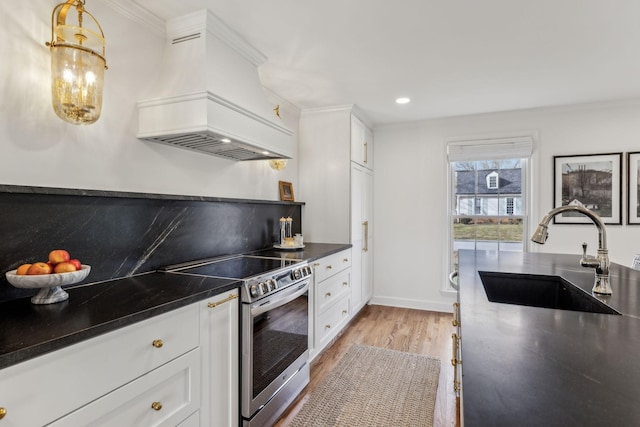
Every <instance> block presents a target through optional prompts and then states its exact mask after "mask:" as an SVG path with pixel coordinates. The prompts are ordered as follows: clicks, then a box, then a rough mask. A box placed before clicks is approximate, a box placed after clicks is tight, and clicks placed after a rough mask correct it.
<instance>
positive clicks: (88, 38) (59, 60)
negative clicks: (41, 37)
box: [46, 0, 107, 124]
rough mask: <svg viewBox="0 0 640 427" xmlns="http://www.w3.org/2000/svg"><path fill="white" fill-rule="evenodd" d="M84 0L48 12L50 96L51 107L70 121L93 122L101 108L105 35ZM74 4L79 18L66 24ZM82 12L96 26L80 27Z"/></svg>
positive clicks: (62, 4)
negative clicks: (88, 10) (49, 16)
mask: <svg viewBox="0 0 640 427" xmlns="http://www.w3.org/2000/svg"><path fill="white" fill-rule="evenodd" d="M84 4H85V0H67V2H66V3H60V4H58V5H57V6H56V7H55V8H54V9H53V13H52V15H51V41H50V42H47V43H46V45H47V46H49V49H50V50H51V100H52V103H53V110H54V111H55V112H56V114H57V115H58V116H59V117H60V118H61V119H62V120H64V121H66V122H69V123H73V124H90V123H94V122H95V121H96V120H98V118H99V117H100V113H101V111H102V88H103V84H104V70H106V69H107V61H106V59H105V54H104V51H105V39H104V33H103V32H102V27H100V24H99V23H98V21H97V20H96V19H95V18H94V17H93V15H91V14H90V13H89V12H87V11H86V10H85V8H84ZM71 7H75V9H76V12H77V16H78V20H77V22H76V23H73V24H67V13H68V12H69V10H70V9H71ZM84 15H87V16H89V17H90V18H91V19H92V20H93V22H94V23H95V26H96V28H95V30H91V29H88V28H85V27H83V18H84Z"/></svg>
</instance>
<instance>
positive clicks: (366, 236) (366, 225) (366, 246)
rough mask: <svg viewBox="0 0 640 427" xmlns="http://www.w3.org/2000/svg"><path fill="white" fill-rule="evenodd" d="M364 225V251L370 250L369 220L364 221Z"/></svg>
mask: <svg viewBox="0 0 640 427" xmlns="http://www.w3.org/2000/svg"><path fill="white" fill-rule="evenodd" d="M362 225H363V226H364V247H363V248H362V252H369V221H365V222H363V223H362Z"/></svg>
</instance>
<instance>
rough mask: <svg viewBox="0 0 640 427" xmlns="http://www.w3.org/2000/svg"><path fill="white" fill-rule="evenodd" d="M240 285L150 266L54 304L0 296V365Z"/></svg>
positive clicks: (314, 248)
mask: <svg viewBox="0 0 640 427" xmlns="http://www.w3.org/2000/svg"><path fill="white" fill-rule="evenodd" d="M350 247H351V245H333V244H322V243H320V244H314V243H309V244H306V245H305V248H304V250H299V251H273V250H267V251H259V252H256V253H258V254H262V255H265V256H278V257H286V258H292V259H302V260H309V261H312V260H314V259H317V258H321V257H324V256H327V255H331V254H333V253H336V252H339V251H341V250H343V249H348V248H350ZM239 286H240V282H238V281H234V280H228V279H219V278H211V277H200V276H191V275H178V274H173V273H167V272H151V273H146V274H140V275H136V276H132V277H126V278H121V279H115V280H109V281H106V282H100V283H94V284H87V285H83V286H78V287H69V288H65V290H66V291H67V292H68V293H69V299H68V300H67V301H64V302H60V303H56V304H48V305H34V304H31V302H30V299H29V298H20V299H16V300H12V301H5V302H1V303H0V369H2V368H5V367H8V366H11V365H14V364H16V363H19V362H22V361H25V360H27V359H31V358H33V357H37V356H40V355H42V354H45V353H48V352H51V351H55V350H58V349H60V348H63V347H66V346H69V345H72V344H75V343H78V342H80V341H84V340H86V339H89V338H93V337H95V336H98V335H100V334H103V333H107V332H110V331H113V330H116V329H118V328H121V327H124V326H128V325H131V324H133V323H136V322H139V321H142V320H145V319H148V318H150V317H153V316H157V315H159V314H162V313H165V312H168V311H171V310H175V309H177V308H180V307H183V306H186V305H189V304H191V303H194V302H197V301H200V300H204V299H206V298H210V297H212V296H214V295H218V294H220V293H223V292H227V291H229V290H232V289H237V288H238V287H239Z"/></svg>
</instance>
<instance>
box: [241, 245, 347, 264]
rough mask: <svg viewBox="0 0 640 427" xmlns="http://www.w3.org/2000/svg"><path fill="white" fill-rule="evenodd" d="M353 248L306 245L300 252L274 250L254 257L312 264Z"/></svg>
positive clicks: (268, 250)
mask: <svg viewBox="0 0 640 427" xmlns="http://www.w3.org/2000/svg"><path fill="white" fill-rule="evenodd" d="M351 246H352V245H351V244H342V243H305V244H304V248H302V249H298V250H280V249H275V248H273V249H265V250H261V251H256V252H253V253H252V255H260V256H268V257H276V258H287V259H299V260H306V261H308V262H311V261H315V260H317V259H319V258H323V257H326V256H329V255H333V254H335V253H338V252H340V251H343V250H345V249H349V248H350V247H351Z"/></svg>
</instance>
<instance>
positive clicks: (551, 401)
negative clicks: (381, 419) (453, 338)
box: [459, 251, 640, 427]
mask: <svg viewBox="0 0 640 427" xmlns="http://www.w3.org/2000/svg"><path fill="white" fill-rule="evenodd" d="M579 259H580V256H579V255H561V254H534V253H517V252H489V251H487V252H482V251H478V252H474V251H460V262H459V266H460V267H459V304H460V325H461V328H460V334H461V340H460V343H461V360H462V399H461V405H462V408H461V414H462V419H463V425H464V426H467V427H468V426H603V425H607V426H609V425H620V426H624V425H638V423H640V394H639V393H638V390H639V387H640V271H636V270H633V269H631V268H627V267H624V266H621V265H618V264H613V263H612V264H611V287H612V288H613V295H611V296H607V297H604V296H600V297H598V299H599V300H600V301H602V302H604V303H605V304H606V305H608V306H610V307H612V308H613V309H615V310H617V311H618V312H619V313H621V315H616V314H598V313H589V312H579V311H569V310H558V309H548V308H539V307H529V306H523V305H514V304H503V303H494V302H490V301H489V300H488V299H487V295H486V293H485V290H484V287H483V284H482V281H481V279H480V276H479V274H478V271H487V272H502V273H520V274H535V275H550V276H561V277H562V278H564V279H565V280H567V281H569V282H571V283H573V284H574V285H576V286H578V287H579V288H581V289H583V290H584V291H586V292H587V293H589V294H591V289H592V287H593V281H594V271H593V270H592V269H587V268H582V267H580V265H579Z"/></svg>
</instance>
